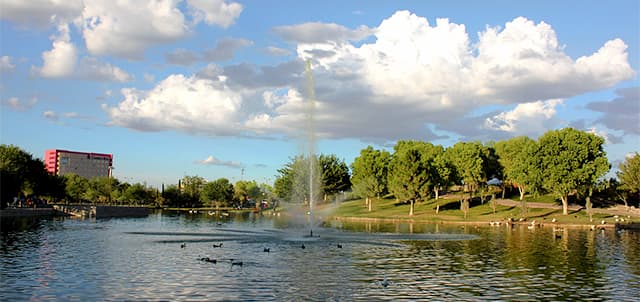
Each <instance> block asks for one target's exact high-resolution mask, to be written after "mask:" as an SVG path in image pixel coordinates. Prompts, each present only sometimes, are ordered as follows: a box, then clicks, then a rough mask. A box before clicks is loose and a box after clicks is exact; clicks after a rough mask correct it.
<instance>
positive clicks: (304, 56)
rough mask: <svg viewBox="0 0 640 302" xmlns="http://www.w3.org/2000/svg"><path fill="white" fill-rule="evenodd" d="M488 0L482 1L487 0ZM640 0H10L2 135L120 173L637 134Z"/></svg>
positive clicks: (615, 143)
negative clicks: (90, 157)
mask: <svg viewBox="0 0 640 302" xmlns="http://www.w3.org/2000/svg"><path fill="white" fill-rule="evenodd" d="M484 2H487V3H484ZM639 19H640V7H639V3H638V2H637V1H606V2H601V1H535V2H527V3H515V2H514V1H440V2H436V1H222V0H213V1H205V0H183V1H178V0H175V1H144V0H139V1H118V2H117V3H115V1H97V0H84V1H83V0H70V1H55V0H33V1H22V0H5V1H2V3H1V4H0V80H1V81H0V102H1V106H0V113H1V120H2V121H1V127H2V128H1V132H0V141H1V142H2V143H3V144H14V145H17V146H19V147H21V148H23V149H25V150H26V151H28V152H30V153H32V154H33V155H34V156H36V157H40V158H41V157H42V156H43V154H44V151H45V150H46V149H53V148H58V149H70V150H76V151H93V152H103V153H112V154H114V167H115V170H114V175H115V176H116V177H118V178H119V179H121V180H125V181H128V182H146V183H147V184H149V185H153V186H159V185H160V184H161V183H165V184H171V183H176V182H177V180H178V179H179V178H181V177H182V176H184V175H199V176H202V177H204V178H206V179H208V180H214V179H217V178H219V177H226V178H229V179H230V180H232V181H237V180H240V179H241V178H243V179H254V180H256V181H258V182H269V183H271V182H272V181H273V180H274V178H275V176H276V174H277V169H278V168H280V167H282V165H283V164H285V163H286V162H287V161H288V160H289V158H290V157H292V156H294V155H295V154H297V153H299V152H301V151H300V150H301V147H300V146H301V144H302V143H301V139H300V137H306V136H305V134H304V131H302V129H304V128H305V121H306V114H307V111H306V109H305V104H307V103H306V102H307V101H308V96H309V93H308V85H307V81H306V77H305V62H307V61H308V62H309V63H310V65H311V68H312V72H313V78H314V88H315V95H316V102H315V111H314V120H315V124H314V129H315V133H316V136H317V148H316V149H317V152H318V153H324V154H335V155H337V156H338V157H339V158H342V159H344V160H345V161H346V162H347V163H349V164H350V163H351V162H352V161H353V159H354V158H355V157H356V156H358V154H359V152H360V150H361V149H363V148H365V147H366V146H367V145H373V146H374V147H376V148H390V147H391V146H393V144H394V143H395V141H397V140H399V139H419V140H425V141H431V142H433V143H435V144H442V145H444V146H450V145H452V144H454V143H455V142H458V141H470V140H480V141H483V142H486V141H489V140H502V139H508V138H510V137H514V136H519V135H528V136H530V137H533V138H537V137H538V136H539V135H541V134H542V133H544V132H545V131H547V130H551V129H559V128H563V127H567V126H571V127H574V128H578V129H581V130H585V131H590V132H593V133H596V134H598V135H601V136H603V137H604V138H605V139H606V141H607V143H606V146H605V149H606V151H607V153H608V157H609V160H610V161H611V162H612V163H613V165H614V166H616V165H617V163H619V162H620V161H621V160H623V159H624V157H625V156H626V155H627V154H629V153H632V152H638V151H640V85H639V82H638V71H639V69H638V68H639V65H638V64H639V63H640V62H639V60H640V49H639V47H640V43H639V39H640V21H639Z"/></svg>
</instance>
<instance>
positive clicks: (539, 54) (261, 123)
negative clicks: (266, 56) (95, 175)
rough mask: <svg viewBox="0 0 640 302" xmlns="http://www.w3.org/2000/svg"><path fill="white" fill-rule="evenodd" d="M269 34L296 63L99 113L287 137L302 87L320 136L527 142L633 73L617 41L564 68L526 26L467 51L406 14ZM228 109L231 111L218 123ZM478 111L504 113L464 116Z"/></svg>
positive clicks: (551, 41) (135, 122)
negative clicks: (290, 47)
mask: <svg viewBox="0 0 640 302" xmlns="http://www.w3.org/2000/svg"><path fill="white" fill-rule="evenodd" d="M274 31H275V32H276V33H277V34H279V35H280V36H281V37H283V38H284V39H285V40H288V41H293V42H297V43H299V44H298V45H297V56H298V58H297V59H295V60H292V61H290V62H287V63H284V64H280V65H276V66H255V65H252V64H238V65H228V66H225V67H224V68H221V67H219V66H217V65H214V64H209V65H208V66H207V68H205V69H204V70H202V71H200V72H198V73H197V74H196V75H195V76H191V77H185V76H180V75H173V76H170V77H169V78H167V79H165V80H164V81H163V82H161V83H160V84H158V85H157V86H156V87H155V88H154V89H152V90H150V91H146V92H141V91H135V90H132V89H129V90H123V94H124V95H125V99H124V100H123V101H122V102H121V103H120V104H119V105H118V106H117V107H114V108H107V109H108V110H109V113H110V115H111V118H112V121H113V123H114V124H116V125H121V126H125V127H130V128H134V129H139V130H167V129H175V130H179V131H185V132H190V133H194V132H197V133H203V134H207V135H258V136H270V135H297V134H300V130H301V129H302V128H304V125H305V122H306V121H307V120H308V118H307V113H308V112H307V111H306V110H307V107H306V103H305V100H306V98H307V96H308V88H309V87H312V88H314V91H315V96H316V97H315V99H316V103H315V111H314V118H315V120H316V126H315V131H316V134H317V135H318V136H320V137H331V138H359V139H362V140H368V141H381V142H386V141H394V140H397V139H437V138H441V137H442V136H441V135H439V134H437V133H435V132H434V131H440V130H448V131H453V132H455V133H457V134H460V135H462V136H467V137H469V136H473V135H494V136H496V135H498V136H499V135H508V134H510V135H515V134H521V133H532V134H534V135H537V134H539V133H541V132H544V131H545V130H548V129H549V128H552V127H555V126H556V125H557V124H559V123H560V121H559V120H558V119H557V118H556V117H555V114H556V113H555V112H556V108H557V106H558V105H560V104H562V101H561V99H567V98H570V97H573V96H576V95H579V94H583V93H586V92H590V91H597V90H600V89H603V88H608V87H611V86H612V85H615V84H617V83H619V82H620V81H623V80H627V79H630V78H631V77H633V75H634V71H633V69H632V68H631V66H630V65H629V62H628V58H627V53H626V50H625V49H626V45H625V44H624V42H623V41H621V40H612V41H609V42H606V43H604V45H603V47H602V48H601V49H600V50H599V51H598V52H597V53H595V54H592V55H585V56H583V57H581V58H579V59H577V60H573V59H572V58H570V57H569V56H568V55H566V54H565V52H564V46H562V45H561V44H560V43H559V41H558V40H557V37H556V34H555V31H554V30H553V29H552V27H551V26H550V25H548V24H546V23H544V22H540V23H538V24H535V23H534V22H532V21H529V20H527V19H525V18H516V19H514V20H513V21H511V22H508V23H506V24H505V26H504V28H503V29H499V28H497V27H487V29H486V30H485V31H483V32H482V33H480V34H479V35H478V40H477V41H476V42H473V41H471V40H470V39H469V36H468V34H467V32H466V27H465V25H463V24H455V23H452V22H450V21H449V20H447V19H438V20H436V22H435V23H434V24H431V23H429V21H428V20H427V19H425V18H422V17H419V16H416V15H414V14H411V13H410V12H407V11H400V12H397V13H395V14H393V15H392V16H391V17H389V18H387V19H386V20H383V21H382V22H381V23H380V25H379V26H378V27H376V28H372V29H370V28H367V27H360V28H359V29H356V30H351V29H348V28H346V27H344V26H341V25H337V24H326V23H305V24H301V25H293V26H281V27H277V28H275V29H274ZM370 35H373V36H372V37H371V39H366V40H363V39H364V38H367V37H369V36H370ZM307 59H308V60H310V62H311V67H312V73H313V81H312V83H311V84H307V80H306V77H305V67H304V61H306V60H307ZM608 62H613V63H612V65H613V66H614V67H610V66H606V65H607V64H609V63H608ZM225 100H226V101H225ZM541 100H543V101H541ZM227 101H228V102H229V104H232V105H229V106H223V108H226V110H227V111H225V110H222V111H223V112H224V113H223V114H220V113H219V112H220V109H219V107H220V106H221V104H222V103H225V102H227ZM486 106H493V108H498V107H497V106H512V107H510V108H513V109H512V110H510V111H507V112H503V113H500V112H499V111H498V112H493V113H492V114H491V115H485V116H481V117H479V116H470V113H472V112H482V111H484V112H486V110H484V108H487V107H486ZM196 108H197V109H196ZM479 109H483V110H479ZM214 112H216V113H218V115H216V116H215V118H213V117H212V116H213V115H214ZM454 122H456V123H457V124H454Z"/></svg>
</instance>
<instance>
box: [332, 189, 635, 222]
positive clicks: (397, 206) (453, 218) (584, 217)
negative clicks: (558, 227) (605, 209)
mask: <svg viewBox="0 0 640 302" xmlns="http://www.w3.org/2000/svg"><path fill="white" fill-rule="evenodd" d="M545 200H546V201H549V200H550V199H549V197H548V196H547V197H543V198H542V199H536V201H535V202H545ZM554 202H555V201H554ZM438 203H439V204H440V211H439V212H438V213H437V214H436V201H435V199H430V200H428V201H423V202H417V203H416V204H415V207H414V214H413V216H409V207H410V206H409V203H404V202H398V201H396V200H395V199H374V200H373V206H372V210H371V212H369V210H368V207H367V206H366V205H365V201H364V199H358V200H351V201H346V202H342V203H340V205H339V206H338V207H337V208H336V209H335V211H334V212H333V216H337V217H354V218H380V219H411V220H414V221H424V222H448V221H450V222H465V221H466V222H480V223H484V222H489V221H505V220H507V219H509V218H511V219H513V220H514V221H517V220H519V219H520V218H523V219H524V220H526V221H533V220H536V221H537V222H547V223H550V222H551V221H552V220H553V219H554V218H555V219H556V221H557V223H562V224H599V223H600V222H601V221H602V220H605V221H607V222H608V223H611V224H612V223H614V221H613V215H608V214H595V213H594V214H593V216H592V217H591V218H592V220H590V217H589V215H588V213H587V212H586V211H585V210H580V211H569V214H568V215H562V209H543V208H532V207H527V211H526V213H524V212H523V211H522V208H521V207H520V205H518V206H502V205H496V207H495V213H494V210H493V208H492V206H491V202H489V201H485V202H484V203H482V204H481V203H480V202H479V201H474V203H472V205H471V207H470V208H469V213H468V215H467V217H466V218H465V215H464V212H463V211H461V210H460V201H459V200H455V199H440V200H438ZM626 221H635V222H638V221H640V218H637V217H635V218H634V217H631V219H630V220H629V219H627V220H626Z"/></svg>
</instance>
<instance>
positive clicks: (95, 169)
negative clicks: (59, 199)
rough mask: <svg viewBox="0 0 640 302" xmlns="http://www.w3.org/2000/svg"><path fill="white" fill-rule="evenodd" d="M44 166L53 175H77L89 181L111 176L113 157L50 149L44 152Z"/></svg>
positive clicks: (110, 155)
mask: <svg viewBox="0 0 640 302" xmlns="http://www.w3.org/2000/svg"><path fill="white" fill-rule="evenodd" d="M44 165H45V168H46V169H47V171H48V172H49V173H51V174H55V175H66V174H71V173H73V174H77V175H80V176H82V177H84V178H87V179H91V178H94V177H99V176H107V177H108V176H111V170H112V168H113V155H112V154H103V153H93V152H91V153H88V152H77V151H69V150H59V149H52V150H47V151H45V152H44Z"/></svg>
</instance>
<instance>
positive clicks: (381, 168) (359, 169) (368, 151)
mask: <svg viewBox="0 0 640 302" xmlns="http://www.w3.org/2000/svg"><path fill="white" fill-rule="evenodd" d="M390 162H391V154H390V153H389V152H387V151H384V150H375V149H373V147H371V146H367V148H365V149H362V150H360V156H358V157H356V158H355V159H354V161H353V164H351V170H352V171H353V175H352V176H351V183H352V184H353V191H354V193H355V194H357V195H358V196H360V197H363V198H365V205H367V206H368V207H369V211H371V207H372V205H371V203H372V200H371V198H372V197H376V198H380V197H381V196H382V194H385V193H386V192H387V191H388V188H387V178H388V174H389V163H390Z"/></svg>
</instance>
